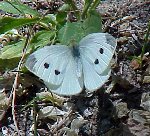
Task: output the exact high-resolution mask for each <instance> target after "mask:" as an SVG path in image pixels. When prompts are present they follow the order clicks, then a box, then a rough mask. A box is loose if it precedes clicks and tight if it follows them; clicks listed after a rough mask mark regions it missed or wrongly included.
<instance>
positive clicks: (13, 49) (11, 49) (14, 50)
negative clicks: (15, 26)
mask: <svg viewBox="0 0 150 136" xmlns="http://www.w3.org/2000/svg"><path fill="white" fill-rule="evenodd" d="M24 43H25V41H24V40H23V41H19V42H17V43H14V44H11V45H7V46H4V47H3V48H2V50H1V54H0V59H12V58H18V57H21V55H22V50H23V47H24Z"/></svg>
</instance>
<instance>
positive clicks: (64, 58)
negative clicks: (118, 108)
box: [26, 33, 116, 95]
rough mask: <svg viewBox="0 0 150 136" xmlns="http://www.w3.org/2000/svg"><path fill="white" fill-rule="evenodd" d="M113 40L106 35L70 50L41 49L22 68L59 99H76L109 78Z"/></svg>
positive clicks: (90, 38) (93, 36) (90, 37)
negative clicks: (40, 81) (64, 97)
mask: <svg viewBox="0 0 150 136" xmlns="http://www.w3.org/2000/svg"><path fill="white" fill-rule="evenodd" d="M115 48H116V40H115V38H113V37H112V36H111V35H109V34H107V33H93V34H89V35H88V36H86V37H84V38H83V39H82V40H81V41H80V42H79V44H73V45H72V46H69V47H68V46H66V45H51V46H45V47H43V48H41V49H39V50H37V51H36V52H34V53H32V54H31V55H30V56H29V58H28V59H27V61H26V67H27V68H28V69H29V70H30V71H31V72H33V73H34V74H35V75H37V76H38V77H40V78H41V79H42V80H43V81H44V83H45V84H46V86H47V87H48V88H49V89H50V90H51V91H52V92H54V93H57V94H60V95H76V94H79V93H80V92H81V91H82V90H83V88H84V87H85V88H86V90H87V91H90V92H92V91H95V90H96V89H98V88H100V87H101V86H102V85H103V84H104V83H105V82H106V81H107V79H108V78H109V76H110V73H111V69H110V61H111V58H112V56H113V53H114V50H115Z"/></svg>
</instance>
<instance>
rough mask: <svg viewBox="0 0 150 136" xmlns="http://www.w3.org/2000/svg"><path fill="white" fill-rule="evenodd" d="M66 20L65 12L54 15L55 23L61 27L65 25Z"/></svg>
mask: <svg viewBox="0 0 150 136" xmlns="http://www.w3.org/2000/svg"><path fill="white" fill-rule="evenodd" d="M66 18H67V12H60V13H59V14H57V15H56V21H57V22H58V23H59V24H60V25H61V26H62V25H64V24H65V22H66Z"/></svg>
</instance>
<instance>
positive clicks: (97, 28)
mask: <svg viewBox="0 0 150 136" xmlns="http://www.w3.org/2000/svg"><path fill="white" fill-rule="evenodd" d="M83 29H84V32H85V35H88V34H90V33H96V32H101V31H102V19H101V16H100V14H99V13H97V11H96V10H93V11H90V12H89V14H88V16H87V19H85V21H84V22H83Z"/></svg>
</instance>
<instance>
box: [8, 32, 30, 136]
mask: <svg viewBox="0 0 150 136" xmlns="http://www.w3.org/2000/svg"><path fill="white" fill-rule="evenodd" d="M29 37H30V35H29V33H28V34H27V38H26V42H25V45H24V48H23V51H22V56H21V59H20V61H19V64H18V67H17V72H16V76H15V80H14V83H13V87H12V93H11V95H10V100H11V99H12V115H13V121H14V125H15V127H16V130H17V133H18V135H20V132H19V129H18V125H17V122H16V116H15V98H16V88H17V83H18V78H19V71H20V68H21V66H22V62H23V60H24V57H25V54H26V50H27V45H28V43H29V39H30V38H29Z"/></svg>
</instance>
